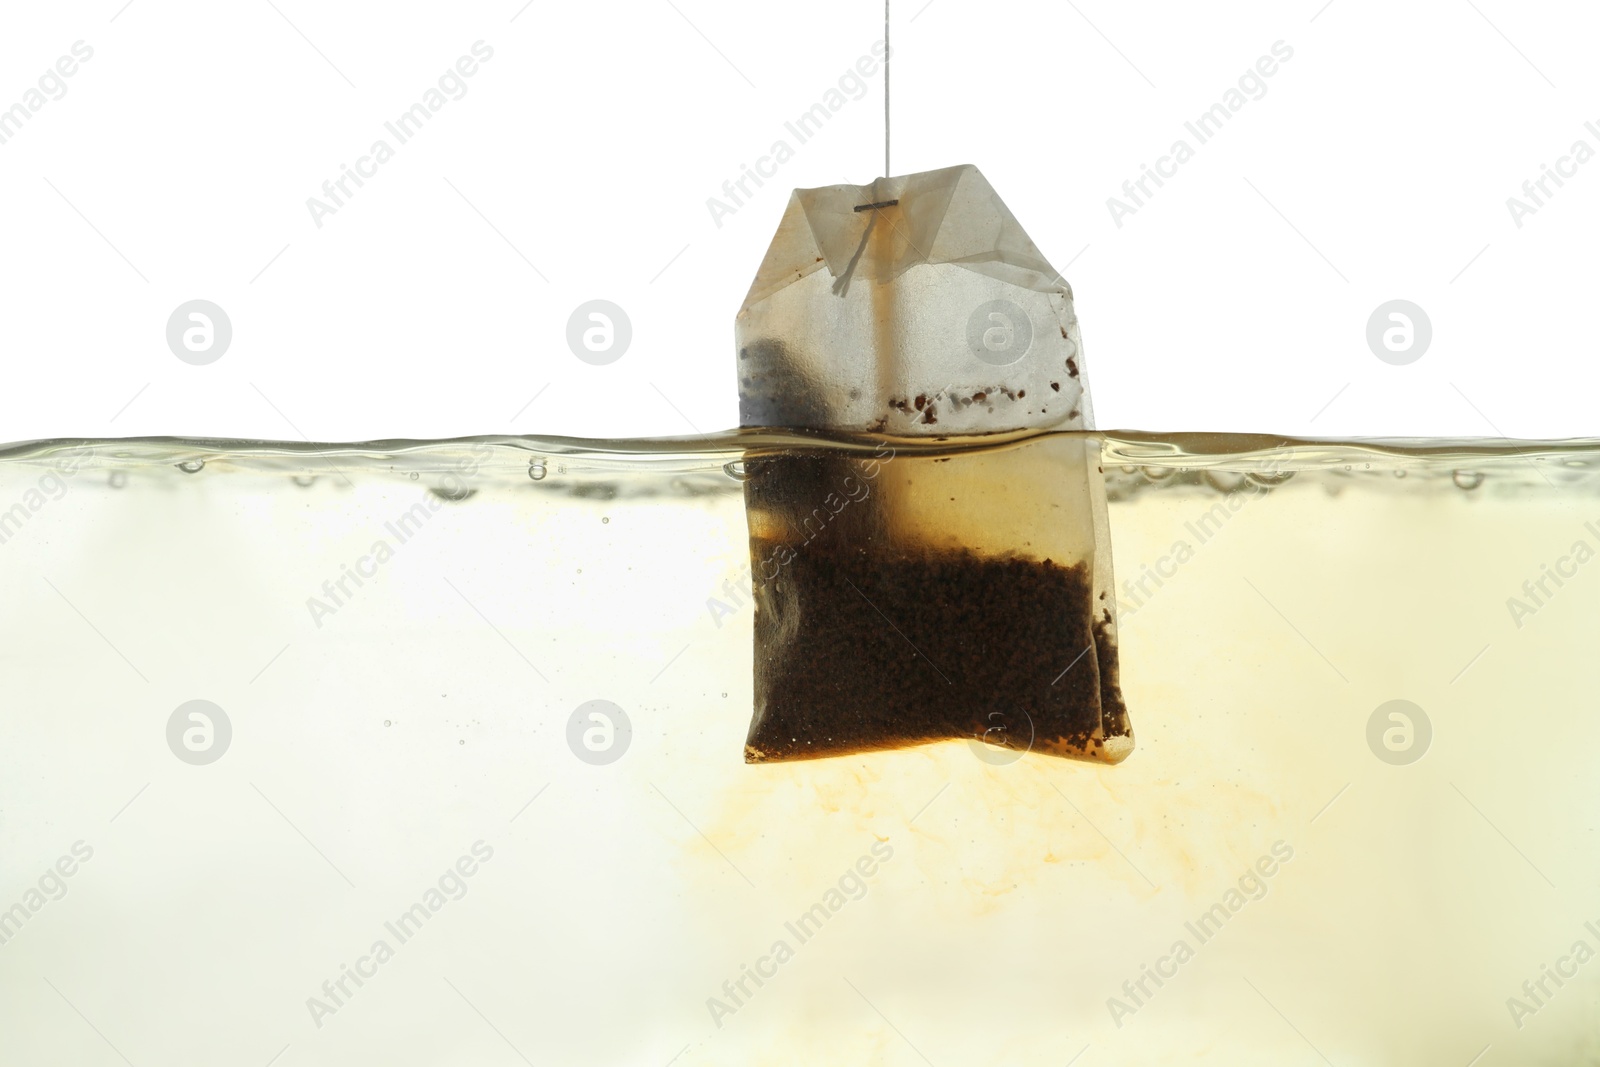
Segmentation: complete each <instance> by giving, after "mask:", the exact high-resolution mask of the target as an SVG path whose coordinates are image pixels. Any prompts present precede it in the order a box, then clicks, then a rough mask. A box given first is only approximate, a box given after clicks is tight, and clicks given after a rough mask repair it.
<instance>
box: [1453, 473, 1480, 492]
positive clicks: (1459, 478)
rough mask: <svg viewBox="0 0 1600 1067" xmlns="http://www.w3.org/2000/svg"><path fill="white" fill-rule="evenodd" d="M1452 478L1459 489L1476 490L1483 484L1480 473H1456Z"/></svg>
mask: <svg viewBox="0 0 1600 1067" xmlns="http://www.w3.org/2000/svg"><path fill="white" fill-rule="evenodd" d="M1453 477H1454V480H1455V483H1456V486H1457V488H1460V489H1476V488H1478V486H1480V485H1482V484H1483V472H1482V471H1456V473H1455V475H1454V476H1453Z"/></svg>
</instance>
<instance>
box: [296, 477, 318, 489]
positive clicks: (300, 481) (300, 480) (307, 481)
mask: <svg viewBox="0 0 1600 1067" xmlns="http://www.w3.org/2000/svg"><path fill="white" fill-rule="evenodd" d="M291 480H292V481H293V482H294V484H295V485H298V486H299V487H300V488H302V489H309V488H311V487H312V486H313V485H315V484H316V483H317V476H316V475H315V474H296V475H295V476H294V478H293V479H291Z"/></svg>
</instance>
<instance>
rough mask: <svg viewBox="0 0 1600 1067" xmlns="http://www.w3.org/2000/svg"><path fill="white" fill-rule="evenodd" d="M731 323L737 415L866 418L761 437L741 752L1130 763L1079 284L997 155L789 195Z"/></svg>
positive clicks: (766, 757)
mask: <svg viewBox="0 0 1600 1067" xmlns="http://www.w3.org/2000/svg"><path fill="white" fill-rule="evenodd" d="M736 335H737V341H738V369H739V398H740V412H741V422H742V423H743V424H744V425H745V426H763V427H773V428H789V429H812V430H829V431H838V432H844V433H849V434H860V435H863V436H862V437H861V438H860V439H859V441H858V443H848V444H835V445H830V446H827V447H818V448H816V449H809V448H808V449H801V450H796V449H793V448H764V449H755V450H752V451H751V452H750V453H749V454H748V455H747V457H746V462H745V468H746V477H745V502H746V509H747V515H748V518H749V523H750V544H751V557H752V558H751V573H752V576H753V577H752V585H753V588H754V595H755V604H756V611H755V649H754V678H755V708H754V715H753V717H752V720H751V726H750V733H749V737H748V739H747V742H746V746H745V759H746V760H747V761H748V762H752V763H755V762H765V761H771V760H786V759H804V758H810V757H819V756H830V755H840V754H846V753H851V752H860V751H867V750H873V749H883V748H895V747H901V746H905V745H911V744H921V743H925V742H930V741H937V740H942V739H949V738H963V737H964V738H968V739H970V740H973V741H975V742H983V743H985V744H987V745H990V746H997V749H996V750H995V758H997V759H1000V760H1004V759H1009V758H1015V757H1014V756H1007V755H1006V754H1005V753H1004V752H1003V751H999V749H1009V750H1012V751H1013V752H1016V753H1020V752H1023V751H1036V752H1044V753H1048V754H1052V755H1059V756H1069V757H1078V758H1087V759H1095V760H1101V761H1105V762H1110V763H1115V762H1118V761H1120V760H1121V759H1123V758H1125V757H1126V756H1127V755H1128V753H1129V752H1131V751H1132V747H1133V737H1132V732H1131V730H1130V729H1129V726H1128V718H1127V714H1126V711H1125V710H1124V707H1123V703H1122V696H1121V692H1120V689H1119V687H1118V684H1117V659H1116V619H1115V615H1114V604H1115V598H1114V597H1113V596H1112V595H1111V588H1112V584H1111V561H1110V541H1109V534H1108V526H1107V520H1106V510H1105V495H1104V486H1103V483H1102V479H1101V475H1100V471H1099V466H1098V462H1099V444H1098V442H1097V441H1095V440H1093V439H1092V438H1085V437H1083V436H1078V435H1071V434H1057V433H1052V432H1048V431H1061V430H1080V429H1087V428H1089V427H1090V425H1091V420H1090V415H1089V403H1088V401H1089V394H1088V390H1087V386H1086V385H1085V381H1084V373H1083V362H1082V355H1081V349H1080V343H1079V338H1078V327H1077V320H1076V318H1075V316H1074V315H1073V311H1072V294H1071V290H1070V289H1068V287H1067V285H1066V283H1065V282H1063V281H1062V280H1061V277H1060V275H1058V274H1057V273H1056V272H1055V271H1054V270H1053V269H1051V267H1050V265H1049V263H1048V262H1046V260H1045V259H1044V257H1043V256H1042V255H1040V253H1039V251H1038V250H1037V249H1036V248H1035V247H1034V246H1033V243H1032V242H1031V241H1030V240H1029V239H1028V236H1027V234H1026V233H1024V232H1023V230H1022V228H1021V226H1020V225H1019V224H1018V223H1017V221H1016V219H1015V218H1014V217H1013V216H1012V215H1011V213H1010V211H1009V210H1007V209H1006V206H1005V204H1004V203H1002V202H1001V200H1000V198H999V197H998V196H997V195H996V194H995V192H994V190H993V189H992V188H991V187H990V186H989V184H988V182H986V181H985V180H984V178H983V176H982V175H981V174H979V173H978V171H977V170H976V169H975V168H973V167H970V166H966V167H952V168H948V169H946V170H938V171H930V172H927V173H924V174H913V175H908V176H904V177H896V178H882V179H879V180H878V181H876V182H874V183H873V184H872V185H869V186H832V187H829V188H825V189H802V190H797V191H796V192H795V193H794V195H793V197H792V198H791V200H790V203H789V207H788V210H787V211H786V213H785V214H784V218H783V221H782V223H781V224H780V225H779V228H778V233H777V236H776V237H775V238H774V239H773V242H772V246H771V248H770V249H769V250H768V253H767V257H766V260H765V261H764V262H763V263H762V266H761V269H760V271H759V272H758V274H757V275H756V280H755V283H754V284H753V285H752V286H751V289H750V294H749V296H748V297H747V298H746V301H745V305H744V307H743V308H742V309H741V310H740V312H739V317H738V320H737V327H736ZM1019 431H1034V432H1032V433H1030V434H1027V435H1025V436H1018V432H1019ZM989 435H1004V436H994V437H993V438H992V439H989ZM929 437H938V438H940V440H941V441H947V442H948V444H947V446H938V445H935V444H934V443H933V442H929V441H926V440H923V441H920V442H919V441H917V440H915V439H919V438H920V439H926V438H929ZM908 439H909V440H908ZM897 441H898V444H897V443H896V442H897ZM977 751H979V752H980V753H984V752H988V751H990V750H989V749H978V750H977Z"/></svg>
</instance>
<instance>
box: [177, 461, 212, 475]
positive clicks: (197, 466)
mask: <svg viewBox="0 0 1600 1067" xmlns="http://www.w3.org/2000/svg"><path fill="white" fill-rule="evenodd" d="M205 465H206V461H205V460H203V459H186V460H184V461H183V462H182V463H180V464H178V469H179V470H181V471H182V472H183V473H185V474H198V473H199V472H200V470H201V468H203V467H204V466H205Z"/></svg>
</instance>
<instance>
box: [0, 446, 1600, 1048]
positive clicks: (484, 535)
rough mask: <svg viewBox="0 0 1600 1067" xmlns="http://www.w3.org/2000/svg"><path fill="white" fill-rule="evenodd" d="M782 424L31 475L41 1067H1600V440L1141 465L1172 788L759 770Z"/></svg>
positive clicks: (1138, 576)
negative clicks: (761, 628)
mask: <svg viewBox="0 0 1600 1067" xmlns="http://www.w3.org/2000/svg"><path fill="white" fill-rule="evenodd" d="M757 440H759V443H761V444H762V445H763V446H764V447H771V446H773V445H774V444H776V445H777V446H779V447H782V446H783V444H784V442H782V441H781V440H775V439H772V438H760V439H756V438H753V437H752V436H751V435H732V436H728V437H725V438H718V439H713V440H709V441H696V442H687V443H686V442H662V443H656V444H648V443H646V444H639V443H634V444H632V445H630V446H623V445H616V446H611V447H609V448H598V447H584V446H580V445H578V444H575V443H573V442H561V441H539V440H532V439H495V440H483V441H462V442H446V443H439V444H432V445H425V446H408V445H401V444H397V443H390V444H387V445H379V446H371V447H365V448H351V449H343V450H337V451H331V452H321V453H319V452H316V451H315V450H307V449H287V448H273V447H267V446H246V445H239V444H235V443H212V444H210V445H206V444H199V443H194V442H89V443H77V442H63V443H55V444H51V445H43V446H24V447H20V448H17V449H13V450H11V451H10V452H9V454H7V455H6V456H5V457H4V460H3V462H0V538H3V540H0V594H3V596H4V598H5V603H6V604H7V611H6V612H5V613H4V615H3V616H0V618H3V620H4V621H3V622H0V673H3V677H4V679H5V684H6V691H7V705H6V711H5V716H4V719H3V722H4V727H3V735H0V736H3V741H4V743H3V745H0V989H4V991H5V996H4V997H0V1028H3V1029H4V1032H5V1033H6V1035H7V1038H6V1041H7V1047H8V1048H9V1049H12V1050H15V1051H14V1052H13V1053H12V1055H13V1056H14V1057H16V1059H17V1061H18V1062H35V1061H47V1060H62V1061H65V1062H84V1063H94V1062H107V1063H114V1062H119V1059H120V1060H126V1061H127V1062H131V1063H135V1064H141V1063H147V1062H165V1063H174V1064H188V1063H193V1064H201V1063H214V1062H218V1061H227V1062H244V1063H254V1062H259V1063H262V1064H266V1063H269V1062H276V1063H279V1064H286V1065H292V1064H322V1063H327V1064H333V1063H348V1062H367V1061H372V1062H388V1063H396V1064H442V1063H484V1064H497V1063H517V1062H523V1061H524V1060H526V1061H530V1062H569V1063H580V1062H581V1063H605V1064H613V1063H614V1064H667V1063H677V1064H681V1065H692V1064H764V1063H774V1064H788V1063H795V1064H800V1063H806V1064H811V1063H826V1062H860V1063H884V1064H902V1063H903V1064H920V1063H933V1064H938V1065H941V1067H942V1065H945V1064H952V1065H954V1064H1015V1063H1051V1064H1064V1063H1069V1062H1076V1063H1079V1064H1084V1065H1088V1064H1130V1065H1131V1064H1151V1063H1183V1064H1189V1063H1206V1064H1228V1065H1236V1064H1273V1065H1279V1064H1290V1063H1302V1062H1303V1063H1318V1062H1324V1061H1326V1062H1331V1063H1335V1064H1340V1065H1346V1064H1349V1065H1356V1064H1406V1065H1415V1064H1451V1065H1464V1064H1467V1063H1469V1062H1476V1063H1479V1064H1496V1063H1505V1064H1571V1063H1580V1062H1586V1059H1592V1058H1594V1057H1595V1056H1596V1055H1597V1051H1600V963H1597V962H1594V961H1593V956H1594V955H1595V953H1596V952H1600V899H1597V895H1596V893H1595V891H1594V886H1595V884H1596V881H1597V876H1600V850H1597V849H1596V847H1595V842H1594V840H1593V837H1594V834H1595V827H1596V825H1597V822H1600V788H1597V786H1600V781H1597V777H1600V775H1597V772H1596V771H1595V769H1594V761H1593V759H1592V753H1593V752H1594V750H1595V743H1596V741H1597V739H1600V738H1597V734H1600V727H1597V726H1596V725H1595V717H1594V716H1593V714H1592V711H1591V709H1590V703H1591V701H1590V697H1589V694H1590V693H1591V692H1592V688H1593V687H1592V684H1591V683H1590V677H1589V676H1590V674H1591V671H1590V669H1589V667H1588V659H1589V653H1590V651H1591V647H1592V645H1593V642H1594V639H1595V638H1596V637H1600V623H1597V621H1596V620H1597V619H1600V614H1597V609H1600V577H1596V575H1600V567H1594V568H1591V567H1590V566H1589V564H1590V563H1591V562H1592V561H1593V559H1594V556H1595V553H1596V551H1600V493H1597V492H1596V487H1597V485H1600V480H1597V472H1600V467H1597V466H1596V464H1600V449H1596V448H1594V447H1593V446H1591V445H1589V444H1587V443H1573V444H1567V445H1551V446H1534V445H1523V446H1519V447H1512V446H1503V445H1494V444H1492V443H1487V442H1464V443H1454V444H1443V443H1440V444H1436V445H1434V446H1432V447H1428V448H1376V447H1365V446H1355V445H1349V444H1338V443H1328V442H1279V441H1270V440H1265V439H1260V438H1238V439H1229V438H1185V437H1166V438H1161V437H1154V436H1146V435H1112V436H1107V437H1104V441H1105V444H1104V454H1103V456H1104V463H1103V466H1104V472H1105V478H1106V492H1107V497H1108V500H1109V512H1110V540H1111V549H1112V556H1113V561H1114V567H1115V587H1116V590H1117V593H1116V596H1117V600H1118V610H1119V616H1120V618H1119V625H1120V646H1121V647H1120V655H1121V680H1122V685H1123V690H1124V694H1125V696H1126V699H1127V703H1128V707H1129V711H1130V714H1131V717H1132V722H1133V727H1134V732H1135V736H1136V738H1137V746H1138V747H1137V749H1136V751H1135V752H1134V753H1133V755H1132V756H1130V757H1129V758H1128V759H1127V760H1126V762H1124V763H1122V764H1121V765H1119V766H1115V767H1102V766H1096V765H1092V764H1085V763H1071V762H1067V761H1062V760H1059V759H1054V758H1051V757H1047V756H1041V755H1038V754H1034V753H1025V752H1022V751H1020V749H1021V748H1024V747H1025V744H1016V745H1014V747H1011V748H1000V747H996V746H994V745H984V744H980V743H978V742H977V741H975V740H973V741H950V742H945V743H940V744H935V745H928V746H923V747H918V748H912V749H904V750H899V751H890V752H874V753H867V754H863V755H860V756H852V757H846V758H838V759H828V760H812V761H805V762H802V763H795V764H776V765H760V766H750V765H747V764H745V763H744V762H743V743H744V739H745V734H746V731H747V729H748V726H749V714H750V702H751V695H752V694H751V688H750V677H751V676H750V657H751V620H752V611H753V609H752V607H751V601H750V593H749V588H750V582H749V570H748V568H749V554H748V544H749V540H748V529H747V526H746V518H745V513H744V495H743V492H742V486H741V483H740V481H739V478H740V475H741V468H740V467H739V461H740V459H741V457H742V455H743V449H744V448H745V447H746V446H748V445H750V444H752V443H753V442H755V441H757ZM793 443H794V444H796V445H798V444H799V442H793ZM807 443H808V444H811V445H815V443H816V442H814V441H811V442H807ZM837 447H840V448H855V449H871V448H874V447H876V444H875V443H873V442H854V443H844V442H841V443H839V444H838V445H837ZM900 447H901V451H900V452H899V453H898V456H899V458H897V460H896V462H899V461H901V460H904V461H907V462H912V463H915V462H922V461H924V460H928V459H931V458H933V457H932V456H931V455H925V454H924V453H923V452H922V451H920V450H921V449H927V448H930V447H931V448H934V449H938V448H945V449H954V450H957V451H962V450H968V449H971V448H974V447H977V446H976V445H975V444H974V443H972V442H952V443H947V444H945V445H931V446H930V445H922V446H912V445H901V446H900ZM1591 523H1592V524H1593V525H1592V526H1591ZM196 702H199V703H196ZM274 1057H276V1059H274ZM1474 1057H1477V1059H1476V1061H1474Z"/></svg>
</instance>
